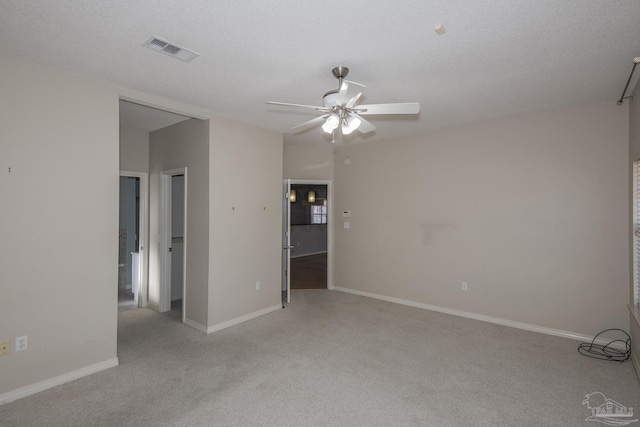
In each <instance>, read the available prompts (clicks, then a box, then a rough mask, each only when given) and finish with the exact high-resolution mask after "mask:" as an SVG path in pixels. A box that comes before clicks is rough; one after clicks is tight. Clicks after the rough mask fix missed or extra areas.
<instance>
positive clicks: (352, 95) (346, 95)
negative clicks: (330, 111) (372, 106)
mask: <svg viewBox="0 0 640 427" xmlns="http://www.w3.org/2000/svg"><path fill="white" fill-rule="evenodd" d="M364 88H365V86H364V85H361V84H360V83H356V82H350V81H348V80H344V81H343V82H342V86H341V87H340V92H338V99H337V101H336V105H342V106H349V107H351V106H353V105H355V103H356V102H357V101H358V99H359V98H360V95H362V91H363V90H364ZM349 104H350V105H349Z"/></svg>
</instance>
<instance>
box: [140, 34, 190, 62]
mask: <svg viewBox="0 0 640 427" xmlns="http://www.w3.org/2000/svg"><path fill="white" fill-rule="evenodd" d="M143 46H146V47H148V48H149V49H153V50H157V51H158V52H161V53H164V54H165V55H169V56H173V57H174V58H178V59H179V60H181V61H184V62H189V61H191V60H192V59H193V58H195V57H197V56H198V55H200V54H199V53H196V52H193V51H191V50H189V49H185V48H183V47H180V46H178V45H177V44H175V43H171V42H168V41H166V40H162V39H160V38H158V37H151V38H150V39H149V40H147V41H146V42H144V44H143Z"/></svg>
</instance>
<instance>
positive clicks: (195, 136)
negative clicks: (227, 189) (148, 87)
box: [149, 119, 209, 326]
mask: <svg viewBox="0 0 640 427" xmlns="http://www.w3.org/2000/svg"><path fill="white" fill-rule="evenodd" d="M149 147H150V149H149V157H150V160H149V167H150V173H149V187H150V191H149V192H150V203H149V204H150V209H149V211H150V218H149V219H150V221H149V226H150V242H149V249H150V251H149V304H150V305H151V306H152V307H158V305H159V298H160V294H159V291H160V262H159V257H160V247H159V245H160V215H159V214H160V179H161V173H162V171H165V170H169V169H177V168H184V167H186V168H187V180H186V193H187V194H186V198H187V217H186V226H187V229H186V246H185V250H186V253H187V263H186V265H185V272H186V278H185V290H186V301H185V316H186V318H187V319H189V320H191V321H193V322H195V323H197V324H199V325H201V326H205V325H206V324H207V294H208V270H209V266H208V259H209V244H208V237H209V203H208V195H209V162H208V159H209V121H208V120H198V119H191V120H187V121H184V122H180V123H178V124H175V125H173V126H169V127H166V128H164V129H160V130H157V131H155V132H151V133H150V134H149Z"/></svg>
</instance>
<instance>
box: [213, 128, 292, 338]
mask: <svg viewBox="0 0 640 427" xmlns="http://www.w3.org/2000/svg"><path fill="white" fill-rule="evenodd" d="M210 120H211V127H210V138H211V151H210V164H211V174H210V181H209V185H210V193H209V195H210V204H209V210H210V212H211V215H210V223H209V224H210V225H209V233H210V234H209V237H210V240H209V248H210V249H209V257H210V258H209V262H210V269H209V283H210V288H209V322H208V327H209V328H210V329H211V328H213V329H215V327H216V325H220V324H222V323H224V322H228V321H230V320H233V319H238V318H241V317H242V316H246V315H248V314H251V313H256V312H259V311H261V310H266V309H270V308H273V307H275V306H277V305H278V304H280V300H281V294H280V270H281V268H280V257H281V252H282V247H281V237H280V233H281V229H282V226H281V222H282V207H281V194H280V193H281V187H282V185H281V182H282V134H279V133H276V132H271V131H265V130H261V129H258V128H253V127H250V126H247V125H244V124H240V123H237V122H234V121H232V120H227V119H223V118H219V117H212V118H211V119H210ZM258 281H260V282H261V289H260V290H259V291H257V290H256V282H258Z"/></svg>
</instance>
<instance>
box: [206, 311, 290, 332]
mask: <svg viewBox="0 0 640 427" xmlns="http://www.w3.org/2000/svg"><path fill="white" fill-rule="evenodd" d="M280 309H282V304H276V305H272V306H271V307H267V308H263V309H262V310H258V311H255V312H253V313H249V314H245V315H244V316H240V317H236V318H235V319H231V320H227V321H226V322H222V323H218V324H217V325H213V326H209V327H208V328H207V334H211V333H213V332H217V331H220V330H222V329H225V328H228V327H230V326H234V325H237V324H239V323H242V322H246V321H247V320H251V319H255V318H256V317H260V316H263V315H265V314H269V313H271V312H274V311H277V310H280Z"/></svg>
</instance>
